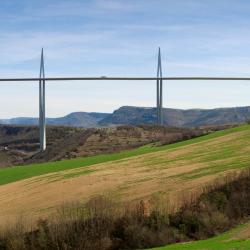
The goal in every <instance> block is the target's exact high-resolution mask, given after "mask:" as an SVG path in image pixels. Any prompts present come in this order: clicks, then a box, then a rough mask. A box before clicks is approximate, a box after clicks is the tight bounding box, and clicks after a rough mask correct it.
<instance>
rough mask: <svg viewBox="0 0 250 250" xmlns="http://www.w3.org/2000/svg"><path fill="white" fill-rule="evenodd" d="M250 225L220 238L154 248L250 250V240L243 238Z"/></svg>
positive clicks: (159, 249)
mask: <svg viewBox="0 0 250 250" xmlns="http://www.w3.org/2000/svg"><path fill="white" fill-rule="evenodd" d="M249 226H250V223H247V224H245V225H240V226H238V227H237V228H235V229H233V230H231V231H230V232H227V233H225V234H222V235H220V236H217V237H214V238H211V239H208V240H200V241H194V242H189V243H181V244H173V245H169V246H166V247H159V248H154V250H248V249H250V239H249V238H248V237H241V232H242V231H243V230H244V229H246V227H248V228H247V230H249V228H250V227H249Z"/></svg>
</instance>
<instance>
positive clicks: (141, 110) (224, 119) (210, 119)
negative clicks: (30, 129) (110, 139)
mask: <svg viewBox="0 0 250 250" xmlns="http://www.w3.org/2000/svg"><path fill="white" fill-rule="evenodd" d="M248 120H250V107H235V108H217V109H187V110H182V109H170V108H164V109H163V122H164V124H165V125H169V126H176V127H197V126H204V125H224V124H240V123H245V122H246V121H248ZM155 123H156V109H155V108H151V107H133V106H123V107H120V108H119V109H117V110H115V111H114V112H113V113H112V114H109V113H87V112H74V113H71V114H68V115H66V116H64V117H60V118H47V124H49V125H63V126H72V127H83V128H91V127H104V126H116V125H125V124H131V125H138V124H155ZM0 124H11V125H37V124H38V119H37V118H29V117H19V118H12V119H3V120H0Z"/></svg>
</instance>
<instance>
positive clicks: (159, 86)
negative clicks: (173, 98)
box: [156, 48, 163, 125]
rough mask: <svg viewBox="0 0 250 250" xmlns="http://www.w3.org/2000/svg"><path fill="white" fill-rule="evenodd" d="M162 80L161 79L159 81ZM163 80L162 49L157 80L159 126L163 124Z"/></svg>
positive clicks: (159, 52)
mask: <svg viewBox="0 0 250 250" xmlns="http://www.w3.org/2000/svg"><path fill="white" fill-rule="evenodd" d="M159 78H160V79H159ZM162 83H163V80H162V66H161V48H159V51H158V65H157V80H156V110H157V124H158V125H162V124H163V114H162V105H163V103H162V98H163V84H162Z"/></svg>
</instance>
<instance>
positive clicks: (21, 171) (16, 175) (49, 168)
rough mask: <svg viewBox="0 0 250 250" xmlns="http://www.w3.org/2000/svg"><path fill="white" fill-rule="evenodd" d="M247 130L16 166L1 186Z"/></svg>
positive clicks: (2, 174)
mask: <svg viewBox="0 0 250 250" xmlns="http://www.w3.org/2000/svg"><path fill="white" fill-rule="evenodd" d="M245 130H250V125H244V126H240V127H235V128H231V129H227V130H223V131H218V132H214V133H211V134H209V135H205V136H201V137H198V138H194V139H191V140H186V141H182V142H178V143H174V144H170V145H165V146H159V147H156V146H152V145H148V146H144V147H140V148H138V149H134V150H129V151H123V152H120V153H114V154H107V155H98V156H92V157H85V158H77V159H72V160H63V161H57V162H48V163H42V164H33V165H28V166H16V167H12V168H5V169H1V170H0V185H4V184H7V183H11V182H15V181H18V180H23V179H27V178H31V177H34V176H39V175H44V174H48V173H55V172H58V171H63V170H69V169H75V168H79V167H87V166H91V165H94V164H98V163H104V162H109V161H114V160H121V159H124V158H129V157H133V156H138V155H142V154H147V153H151V152H158V151H162V150H166V151H167V150H169V151H171V150H172V149H176V148H178V147H182V146H186V145H191V144H195V143H198V142H203V141H208V140H210V139H215V138H218V137H221V136H224V135H228V134H232V133H235V132H240V131H245ZM227 153H228V154H230V153H231V151H228V152H227ZM223 154H225V152H223ZM211 157H213V158H214V157H218V158H220V157H222V156H221V155H212V156H211ZM208 160H209V159H208ZM194 174H195V173H194ZM191 178H192V177H191Z"/></svg>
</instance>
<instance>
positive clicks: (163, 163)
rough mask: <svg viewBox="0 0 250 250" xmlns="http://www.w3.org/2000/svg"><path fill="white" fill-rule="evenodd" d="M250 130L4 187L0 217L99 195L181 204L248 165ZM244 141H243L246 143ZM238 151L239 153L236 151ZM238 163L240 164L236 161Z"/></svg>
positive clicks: (33, 214) (32, 214)
mask: <svg viewBox="0 0 250 250" xmlns="http://www.w3.org/2000/svg"><path fill="white" fill-rule="evenodd" d="M249 136H250V131H249V130H245V131H241V132H237V133H233V134H229V135H225V136H221V137H219V138H215V139H210V140H208V141H204V142H199V143H194V144H191V145H188V146H182V147H179V148H176V149H172V150H165V151H159V152H155V153H148V154H146V155H140V156H136V157H131V158H127V159H122V160H117V161H113V162H108V163H103V164H96V165H93V166H91V167H83V168H77V169H74V170H68V171H61V172H57V173H53V174H47V175H43V176H38V177H33V178H30V179H26V180H22V181H18V182H15V183H10V184H6V185H2V186H0V200H1V203H0V221H1V222H2V224H3V223H6V222H9V221H11V220H16V218H17V217H19V216H21V215H22V216H23V217H25V218H29V219H32V218H37V217H40V216H42V217H43V216H47V215H48V214H51V213H52V212H53V211H55V210H56V209H57V208H58V207H59V206H61V205H62V204H63V203H69V202H74V201H80V202H84V201H86V200H88V199H89V198H91V197H93V196H95V195H108V196H109V197H112V199H115V200H117V201H121V200H125V201H126V200H129V201H131V200H132V201H134V200H141V199H144V200H148V199H151V198H152V197H158V196H161V197H166V198H168V199H170V200H171V203H170V205H169V206H172V207H178V200H179V198H180V197H182V199H180V200H183V197H189V196H188V195H191V194H193V193H194V192H199V191H200V190H201V187H203V186H204V185H206V184H209V182H211V181H213V180H215V179H218V174H219V175H225V174H228V173H230V172H237V171H240V170H241V169H242V168H245V167H248V162H249V159H250V156H249V154H247V152H248V151H249V146H250V141H249V140H248V137H249ZM243 141H244V143H243ZM236 150H237V152H236ZM236 163H237V164H236Z"/></svg>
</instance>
